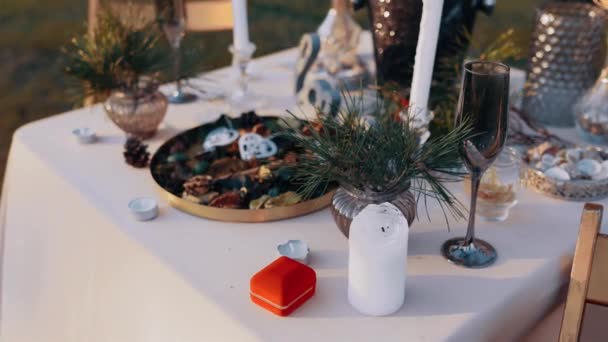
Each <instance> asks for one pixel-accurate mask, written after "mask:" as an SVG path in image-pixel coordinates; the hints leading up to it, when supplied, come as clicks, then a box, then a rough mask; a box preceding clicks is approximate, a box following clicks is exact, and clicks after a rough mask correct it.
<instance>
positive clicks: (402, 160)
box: [288, 94, 471, 217]
mask: <svg viewBox="0 0 608 342" xmlns="http://www.w3.org/2000/svg"><path fill="white" fill-rule="evenodd" d="M346 95H347V96H344V97H345V98H346V104H345V106H344V109H342V110H341V111H340V112H339V113H338V114H337V115H336V116H320V117H319V118H317V119H314V120H312V121H310V122H308V123H307V124H306V125H308V129H307V131H309V132H311V133H310V135H304V134H303V133H302V130H296V129H294V130H291V131H290V133H288V134H289V136H290V137H291V138H292V139H294V140H295V141H296V142H297V144H299V145H300V146H301V147H302V148H303V149H304V151H306V152H305V154H304V155H303V157H302V158H301V161H300V162H299V163H298V166H297V168H296V170H295V174H296V181H297V182H299V183H300V185H301V189H300V192H301V193H302V195H303V196H305V197H309V196H311V194H313V193H315V192H316V191H318V189H319V188H320V187H323V186H326V184H329V183H332V182H337V183H339V184H340V185H343V186H345V187H350V188H355V189H359V190H362V191H366V192H386V191H391V190H393V189H407V188H409V189H410V190H412V191H413V192H414V193H418V197H419V201H418V202H420V199H423V201H424V203H426V199H427V197H429V198H431V199H435V200H437V201H438V202H439V203H440V206H441V208H442V209H443V210H444V213H446V211H447V212H449V213H450V214H451V215H452V216H454V217H464V213H465V212H466V210H465V209H464V207H463V206H462V204H461V203H460V202H459V201H458V200H457V199H456V198H455V196H454V195H453V194H452V193H451V192H450V191H449V190H448V189H447V188H446V187H445V184H444V182H446V181H449V180H452V181H453V180H454V177H461V176H462V174H460V173H459V172H458V171H455V170H458V169H460V167H461V165H462V164H461V160H460V157H459V153H458V148H459V146H461V143H462V141H464V140H466V139H469V138H470V137H471V129H470V128H469V126H468V125H466V124H465V125H462V126H458V127H456V128H454V129H453V130H452V131H450V132H449V133H447V134H445V135H443V136H439V137H432V138H431V139H430V140H429V141H427V142H426V143H425V144H424V145H422V146H419V132H417V131H416V130H415V129H414V128H412V127H411V126H410V123H409V116H410V115H411V113H410V114H408V115H405V118H404V119H401V120H399V119H397V118H399V116H398V113H399V112H400V110H402V109H404V108H402V107H400V105H398V104H396V103H395V102H392V101H389V100H383V99H381V98H379V97H378V98H377V100H376V101H375V104H372V105H371V106H369V105H368V106H367V107H365V106H364V104H363V98H362V97H353V96H351V95H350V94H346ZM370 107H371V108H370ZM364 113H366V115H365V117H366V118H368V120H364V119H362V116H361V115H362V114H364ZM319 124H321V125H322V130H321V131H320V132H317V131H316V130H315V129H314V127H315V126H318V125H319Z"/></svg>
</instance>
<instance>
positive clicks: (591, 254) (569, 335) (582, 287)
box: [559, 203, 608, 342]
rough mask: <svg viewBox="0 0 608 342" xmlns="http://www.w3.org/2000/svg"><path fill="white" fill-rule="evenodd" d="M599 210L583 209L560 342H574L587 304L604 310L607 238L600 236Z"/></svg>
mask: <svg viewBox="0 0 608 342" xmlns="http://www.w3.org/2000/svg"><path fill="white" fill-rule="evenodd" d="M603 210H604V208H603V207H602V206H601V205H599V204H593V203H586V204H585V208H584V209H583V216H582V218H581V224H580V230H579V234H578V241H577V243H576V249H575V251H574V259H573V262H572V271H571V272H570V285H569V286H568V295H567V297H566V306H565V308H564V317H563V318H562V324H561V329H560V333H559V341H560V342H574V341H578V339H579V337H580V334H581V328H582V325H583V317H584V314H585V307H586V306H587V304H595V305H601V306H608V235H604V234H601V233H600V227H601V223H602V213H603ZM607 323H608V322H607ZM606 339H607V340H608V336H607V337H606Z"/></svg>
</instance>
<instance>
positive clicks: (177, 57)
mask: <svg viewBox="0 0 608 342" xmlns="http://www.w3.org/2000/svg"><path fill="white" fill-rule="evenodd" d="M179 47H180V43H176V44H174V45H173V76H175V83H176V87H177V93H178V94H181V93H182V80H181V78H180V77H179V71H180V69H181V62H182V56H181V54H180V49H179Z"/></svg>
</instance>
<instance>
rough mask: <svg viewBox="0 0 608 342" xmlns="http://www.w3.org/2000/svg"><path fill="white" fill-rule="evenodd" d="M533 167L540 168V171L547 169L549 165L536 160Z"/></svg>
mask: <svg viewBox="0 0 608 342" xmlns="http://www.w3.org/2000/svg"><path fill="white" fill-rule="evenodd" d="M532 167H533V168H535V169H537V170H540V171H545V170H546V169H547V167H545V164H543V162H536V163H534V164H533V165H532Z"/></svg>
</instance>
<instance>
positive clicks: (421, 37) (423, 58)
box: [410, 0, 443, 113]
mask: <svg viewBox="0 0 608 342" xmlns="http://www.w3.org/2000/svg"><path fill="white" fill-rule="evenodd" d="M442 10H443V0H422V19H421V20H420V32H419V33H418V45H417V47H416V58H415V60H414V75H413V76H412V86H411V93H410V103H411V104H412V105H413V106H414V107H418V109H420V110H422V111H423V113H426V110H427V109H428V105H429V93H430V91H431V81H432V79H433V65H434V64H435V52H436V51H437V39H438V38H439V27H440V26H441V12H442Z"/></svg>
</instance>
